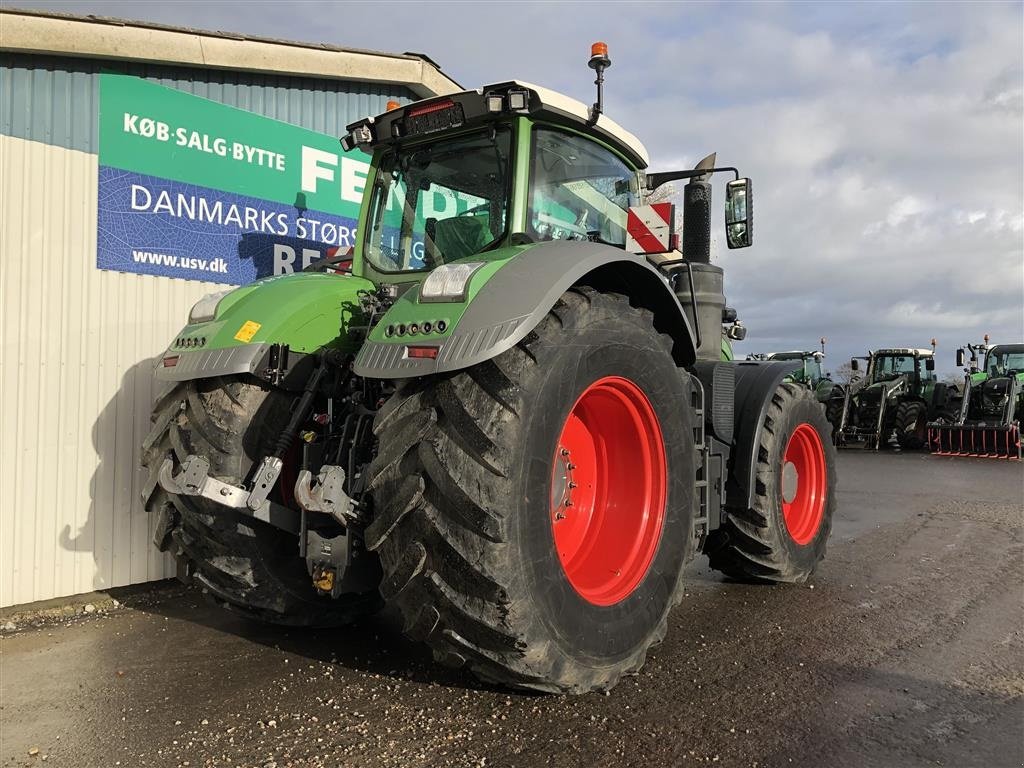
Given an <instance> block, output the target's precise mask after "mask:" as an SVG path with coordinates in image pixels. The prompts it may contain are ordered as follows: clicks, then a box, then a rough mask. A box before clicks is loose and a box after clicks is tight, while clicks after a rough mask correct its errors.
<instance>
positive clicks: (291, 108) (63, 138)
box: [0, 54, 414, 154]
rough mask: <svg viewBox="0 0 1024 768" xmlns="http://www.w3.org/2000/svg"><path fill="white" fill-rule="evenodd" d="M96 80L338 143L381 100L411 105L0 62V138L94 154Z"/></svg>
mask: <svg viewBox="0 0 1024 768" xmlns="http://www.w3.org/2000/svg"><path fill="white" fill-rule="evenodd" d="M100 72H120V73H125V74H129V75H135V76H136V77H142V78H145V79H146V80H150V81H152V82H154V83H159V84H160V85H163V86H166V87H168V88H177V89H178V90H180V91H185V92H186V93H191V94H193V95H195V96H201V97H202V98H204V99H210V100H212V101H218V102H220V103H221V104H227V105H229V106H232V107H238V108H239V109H245V110H247V111H249V112H254V113H256V114H258V115H264V116H265V117H272V118H273V119H275V120H281V121H282V122H285V123H291V124H293V125H298V126H301V127H303V128H308V129H309V130H311V131H317V132H319V133H324V134H327V135H328V136H341V135H342V133H344V132H345V126H346V125H348V124H349V123H351V122H353V121H355V120H358V119H359V118H361V117H365V116H366V115H376V114H379V113H381V112H383V111H384V109H385V107H386V106H387V103H388V101H389V100H395V101H400V102H402V103H407V102H409V101H411V100H413V99H414V96H413V95H412V93H410V91H409V90H408V89H407V88H405V87H404V86H397V85H396V86H388V85H385V84H378V83H373V84H370V83H346V82H341V81H337V80H332V81H326V80H313V79H310V78H300V77H285V76H280V75H265V74H258V73H256V74H254V73H244V72H228V71H223V70H200V69H189V68H185V67H165V66H159V65H155V64H134V63H132V64H129V63H124V62H112V61H102V62H101V61H90V60H86V59H75V60H72V59H60V58H54V57H51V56H30V55H23V54H18V55H11V54H4V55H2V56H0V134H4V135H6V136H15V137H17V138H20V139H32V140H33V141H43V142H46V143H47V144H54V145H56V146H59V147H67V148H69V149H77V150H80V151H82V152H91V153H93V154H96V152H97V149H98V142H99V103H100V86H99V78H98V77H97V75H98V74H99V73H100Z"/></svg>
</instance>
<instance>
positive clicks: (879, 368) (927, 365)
mask: <svg viewBox="0 0 1024 768" xmlns="http://www.w3.org/2000/svg"><path fill="white" fill-rule="evenodd" d="M867 379H868V381H869V382H870V383H871V384H880V383H883V382H893V381H897V380H899V379H905V380H906V386H907V388H908V389H909V390H910V391H912V392H919V391H920V390H921V389H922V388H923V387H927V386H928V385H929V384H930V383H934V381H935V351H934V350H933V349H907V348H901V349H879V350H876V351H875V352H874V353H873V354H872V355H871V358H870V361H869V364H868V372H867Z"/></svg>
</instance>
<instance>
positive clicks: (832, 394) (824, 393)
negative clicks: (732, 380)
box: [747, 338, 843, 403]
mask: <svg viewBox="0 0 1024 768" xmlns="http://www.w3.org/2000/svg"><path fill="white" fill-rule="evenodd" d="M821 345H822V349H821V351H820V352H819V351H804V350H793V351H791V352H767V353H761V354H753V355H747V359H748V360H773V361H785V362H791V363H792V366H793V370H792V372H791V373H790V375H789V379H788V380H789V381H792V382H794V383H795V384H800V385H801V386H804V387H806V388H807V389H809V390H810V391H811V392H813V393H814V397H815V398H816V399H817V401H818V402H819V403H828V402H829V401H830V400H835V399H837V398H841V397H842V396H843V390H842V388H841V387H840V386H839V385H837V384H834V383H833V382H832V379H831V378H830V377H829V375H828V374H826V373H825V372H824V371H823V370H822V368H821V361H822V360H824V359H825V351H824V347H825V339H824V338H823V339H822V340H821Z"/></svg>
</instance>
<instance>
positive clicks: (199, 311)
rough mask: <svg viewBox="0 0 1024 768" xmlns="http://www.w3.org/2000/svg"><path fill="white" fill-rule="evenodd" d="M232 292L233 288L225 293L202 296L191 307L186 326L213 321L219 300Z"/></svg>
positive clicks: (219, 292) (218, 292)
mask: <svg viewBox="0 0 1024 768" xmlns="http://www.w3.org/2000/svg"><path fill="white" fill-rule="evenodd" d="M233 290H234V288H229V289H228V290H226V291H217V293H208V294H206V295H205V296H203V298H201V299H200V300H199V301H197V302H196V303H195V305H194V306H193V307H192V311H191V312H189V313H188V324H189V325H192V324H193V323H206V322H209V321H210V320H213V318H215V317H216V316H217V305H218V304H219V303H220V300H221V299H223V298H224V297H225V296H227V295H228V294H229V293H231V291H233Z"/></svg>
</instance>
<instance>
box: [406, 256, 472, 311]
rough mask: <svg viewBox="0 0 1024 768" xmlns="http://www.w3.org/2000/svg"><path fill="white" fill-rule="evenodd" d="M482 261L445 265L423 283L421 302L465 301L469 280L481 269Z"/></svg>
mask: <svg viewBox="0 0 1024 768" xmlns="http://www.w3.org/2000/svg"><path fill="white" fill-rule="evenodd" d="M483 265H484V262H482V261H467V262H463V263H461V264H443V265H441V266H440V267H438V268H437V269H435V270H434V271H433V272H431V273H430V274H429V275H427V279H426V280H424V281H423V285H422V286H421V287H420V300H421V301H465V299H466V287H467V286H468V285H469V279H470V278H471V277H472V276H473V273H474V272H476V271H477V270H478V269H480V267H482V266H483Z"/></svg>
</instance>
